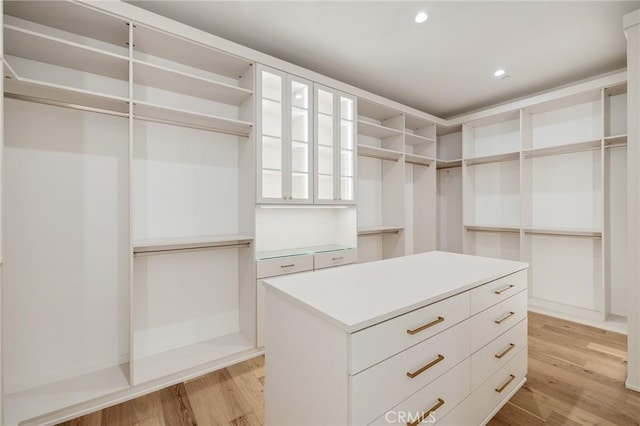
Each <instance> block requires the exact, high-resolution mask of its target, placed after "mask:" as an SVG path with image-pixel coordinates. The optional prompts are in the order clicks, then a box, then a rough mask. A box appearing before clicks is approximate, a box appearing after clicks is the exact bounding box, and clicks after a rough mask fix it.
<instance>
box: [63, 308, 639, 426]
mask: <svg viewBox="0 0 640 426" xmlns="http://www.w3.org/2000/svg"><path fill="white" fill-rule="evenodd" d="M626 348H627V339H626V336H624V335H621V334H617V333H612V332H609V331H605V330H600V329H598V328H593V327H588V326H584V325H580V324H575V323H572V322H569V321H563V320H559V319H557V318H551V317H547V316H544V315H539V314H534V313H530V314H529V372H528V381H527V384H526V385H525V386H524V387H523V388H522V389H520V391H519V392H518V393H516V394H515V395H514V397H513V398H512V399H511V401H510V402H508V403H507V404H506V405H505V406H504V407H503V409H502V410H501V411H500V412H499V413H498V414H497V415H496V416H495V417H494V418H493V420H492V421H491V422H490V423H489V425H491V426H503V425H508V426H538V425H553V426H556V425H616V426H622V425H640V393H636V392H633V391H630V390H627V389H625V387H624V381H625V379H626ZM263 386H264V357H258V358H254V359H251V360H249V361H246V362H244V363H242V364H237V365H234V366H231V367H228V368H226V369H224V370H220V371H217V372H214V373H211V374H208V375H206V376H203V377H200V378H198V379H194V380H191V381H189V382H185V383H181V384H179V385H176V386H172V387H170V388H167V389H163V390H161V391H158V392H155V393H152V394H149V395H146V396H143V397H140V398H138V399H135V400H132V401H129V402H125V403H123V404H120V405H116V406H114V407H110V408H106V409H104V410H102V411H98V412H96V413H92V414H89V415H86V416H84V417H80V418H77V419H74V420H71V421H68V422H65V423H63V424H62V425H64V426H133V425H136V426H137V425H144V426H156V425H158V426H196V425H199V426H209V425H230V426H245V425H247V426H254V425H256V426H258V425H262V424H263V422H264V420H263V419H264V397H263Z"/></svg>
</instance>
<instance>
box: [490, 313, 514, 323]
mask: <svg viewBox="0 0 640 426" xmlns="http://www.w3.org/2000/svg"><path fill="white" fill-rule="evenodd" d="M515 314H516V313H515V312H509V313H508V314H507V316H506V317H504V318H502V319H499V320H495V321H494V322H495V323H496V324H502V322H503V321H505V320H506V319H508V318H510V317H511V315H515Z"/></svg>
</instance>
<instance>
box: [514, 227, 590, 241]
mask: <svg viewBox="0 0 640 426" xmlns="http://www.w3.org/2000/svg"><path fill="white" fill-rule="evenodd" d="M523 230H524V233H525V234H532V235H558V236H567V237H587V238H602V231H601V230H598V229H584V228H582V229H581V228H555V227H554V228H545V227H542V228H538V227H525V228H523Z"/></svg>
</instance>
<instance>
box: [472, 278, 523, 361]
mask: <svg viewBox="0 0 640 426" xmlns="http://www.w3.org/2000/svg"><path fill="white" fill-rule="evenodd" d="M526 316H527V291H526V290H524V291H521V292H520V293H518V294H516V295H514V296H511V297H510V298H508V299H506V300H503V301H502V302H500V303H498V304H497V305H495V306H492V307H490V308H489V309H486V310H484V311H482V312H480V313H479V314H477V315H475V316H473V317H471V318H472V320H473V321H471V352H472V353H473V352H475V351H477V350H478V349H480V348H482V347H483V346H485V345H486V344H487V343H489V342H491V341H492V340H493V339H495V338H496V337H498V336H500V335H501V334H503V333H505V332H506V331H507V330H509V329H510V328H511V327H513V326H514V325H516V324H517V323H519V322H520V321H522V320H523V319H524V318H525V317H526Z"/></svg>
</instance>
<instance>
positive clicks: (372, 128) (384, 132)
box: [358, 120, 402, 139]
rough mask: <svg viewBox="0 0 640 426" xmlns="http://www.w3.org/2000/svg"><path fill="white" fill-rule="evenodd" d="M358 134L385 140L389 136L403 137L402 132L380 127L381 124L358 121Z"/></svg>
mask: <svg viewBox="0 0 640 426" xmlns="http://www.w3.org/2000/svg"><path fill="white" fill-rule="evenodd" d="M358 134H360V135H365V136H371V137H373V138H379V139H384V138H388V137H389V136H398V135H401V134H402V130H397V129H392V128H391V127H384V126H380V125H379V124H373V123H369V122H368V121H362V120H358Z"/></svg>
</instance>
